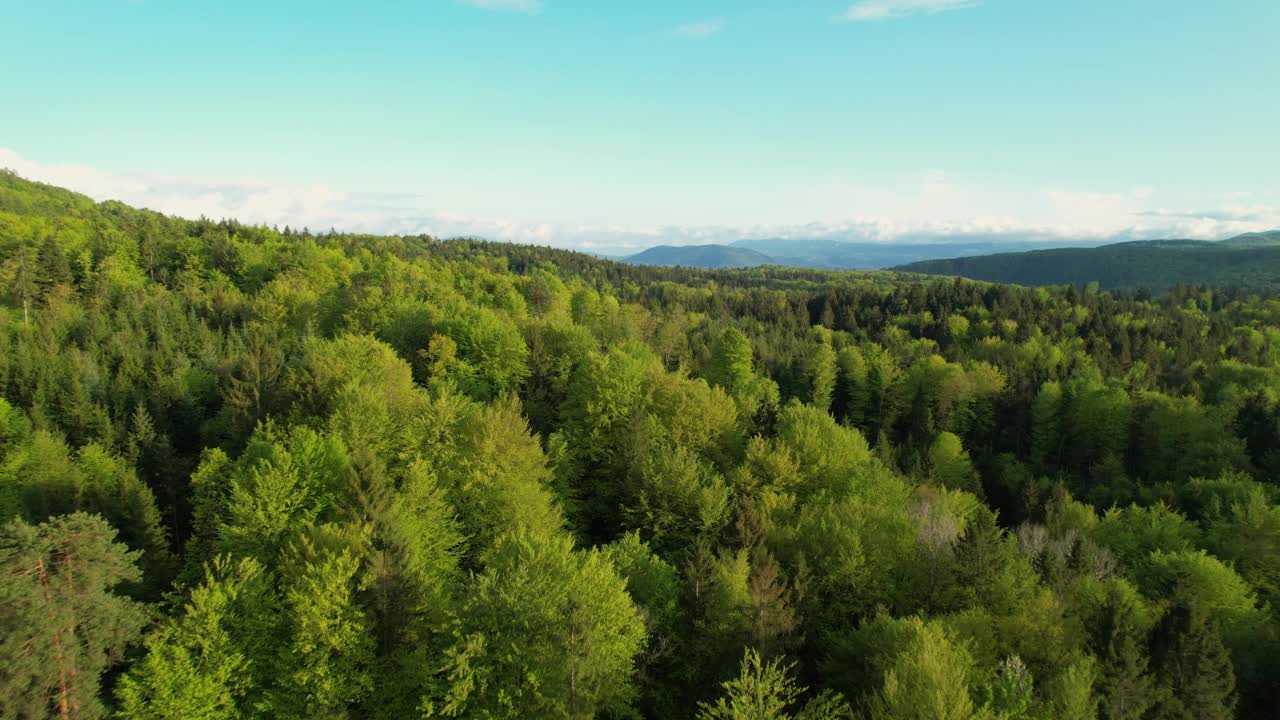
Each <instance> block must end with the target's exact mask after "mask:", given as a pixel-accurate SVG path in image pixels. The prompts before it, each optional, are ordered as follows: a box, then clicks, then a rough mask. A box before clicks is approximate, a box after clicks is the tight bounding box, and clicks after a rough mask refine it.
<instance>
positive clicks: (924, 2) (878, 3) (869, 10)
mask: <svg viewBox="0 0 1280 720" xmlns="http://www.w3.org/2000/svg"><path fill="white" fill-rule="evenodd" d="M977 6H978V0H862V2H858V3H855V4H854V5H853V6H852V7H850V8H849V9H848V10H846V11H845V12H844V13H843V14H842V15H841V16H840V17H841V18H842V19H845V20H854V21H864V20H888V19H890V18H897V17H903V16H906V15H914V14H916V13H928V14H935V13H941V12H947V11H949V10H964V9H966V8H971V7H977Z"/></svg>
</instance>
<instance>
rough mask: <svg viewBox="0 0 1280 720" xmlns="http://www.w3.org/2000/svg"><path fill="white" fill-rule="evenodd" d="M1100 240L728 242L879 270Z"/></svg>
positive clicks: (788, 259) (780, 257) (796, 261)
mask: <svg viewBox="0 0 1280 720" xmlns="http://www.w3.org/2000/svg"><path fill="white" fill-rule="evenodd" d="M1100 244H1101V243H1100V242H1083V241H1061V240H1059V241H1056V242H1055V241H1049V240H1031V241H1017V240H1008V239H1005V238H1000V239H989V240H988V239H966V240H950V241H947V240H938V241H934V242H918V241H917V242H844V241H840V240H788V239H780V238H779V239H753V240H738V241H737V242H734V243H732V244H731V245H730V247H735V248H746V249H749V250H755V251H756V252H759V253H763V254H765V255H768V256H769V257H770V258H773V261H774V262H775V263H777V264H778V265H790V266H793V267H809V268H828V269H847V270H878V269H881V268H889V267H894V266H897V265H904V264H906V263H912V262H917V261H920V260H941V259H944V258H956V257H967V256H970V255H989V254H991V253H1000V252H1021V251H1024V250H1043V249H1046V248H1052V247H1063V246H1073V247H1095V246H1097V245H1100Z"/></svg>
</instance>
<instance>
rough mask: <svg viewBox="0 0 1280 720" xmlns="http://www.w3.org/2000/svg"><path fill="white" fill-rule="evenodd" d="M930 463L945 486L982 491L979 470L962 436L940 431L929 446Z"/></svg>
mask: <svg viewBox="0 0 1280 720" xmlns="http://www.w3.org/2000/svg"><path fill="white" fill-rule="evenodd" d="M929 464H930V465H931V466H932V467H933V472H934V475H935V476H936V477H937V478H938V481H939V482H940V483H942V485H943V486H944V487H947V488H950V489H953V490H968V491H969V492H981V491H982V487H981V485H980V484H979V483H978V476H977V471H975V470H974V469H973V461H971V460H970V459H969V453H968V452H967V451H965V449H964V445H963V444H962V443H961V441H960V438H958V437H956V436H955V435H953V434H951V433H949V432H941V433H938V437H936V438H934V440H933V445H931V446H930V447H929Z"/></svg>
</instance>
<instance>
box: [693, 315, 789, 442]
mask: <svg viewBox="0 0 1280 720" xmlns="http://www.w3.org/2000/svg"><path fill="white" fill-rule="evenodd" d="M705 377H706V379H707V382H709V383H711V384H712V385H718V386H720V387H723V388H724V389H725V390H726V391H727V392H728V393H729V396H730V397H732V398H733V399H734V402H736V403H737V404H738V412H739V415H740V416H741V417H742V418H743V419H745V420H750V419H751V418H753V417H755V416H756V414H757V413H759V412H761V411H762V410H768V409H770V408H772V407H775V406H777V404H778V386H777V383H775V382H774V381H773V380H770V379H769V378H767V377H763V376H760V375H757V374H756V372H755V370H754V369H753V368H752V352H751V341H750V340H749V339H748V338H747V336H746V335H743V334H742V332H741V331H740V330H738V329H737V328H729V329H727V330H725V331H724V332H723V333H721V335H720V337H719V339H718V340H717V341H716V344H715V346H714V347H713V348H712V351H711V359H710V361H708V363H707V369H706V373H705Z"/></svg>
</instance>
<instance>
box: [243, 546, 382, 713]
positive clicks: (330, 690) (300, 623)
mask: <svg viewBox="0 0 1280 720" xmlns="http://www.w3.org/2000/svg"><path fill="white" fill-rule="evenodd" d="M362 544H363V540H362V539H361V538H359V537H353V536H351V534H350V533H349V532H346V531H343V530H341V529H339V528H336V527H331V526H322V527H320V528H317V529H316V531H315V532H314V533H311V534H307V535H303V536H302V537H301V538H299V539H298V540H296V541H294V542H293V543H292V544H290V546H289V547H288V548H287V550H286V557H285V558H284V559H283V562H282V566H283V567H284V568H286V570H287V573H286V574H285V575H284V576H283V577H282V583H281V584H282V588H283V595H282V598H281V605H282V607H283V615H284V618H283V620H284V627H285V632H286V633H287V636H286V637H287V639H286V640H285V641H284V642H283V643H281V644H280V645H279V646H278V650H279V652H280V657H279V659H278V660H277V666H276V673H277V682H278V686H277V690H276V692H274V693H272V694H271V695H270V696H269V697H268V699H267V707H268V708H269V709H270V710H269V711H270V714H271V715H273V716H275V717H284V718H344V717H347V716H348V712H349V709H350V708H351V707H353V706H355V705H356V704H358V703H359V702H361V701H362V700H363V699H365V697H367V696H368V694H369V693H370V692H371V690H372V679H371V677H370V675H369V669H370V665H371V664H372V662H373V651H374V647H373V637H372V635H371V634H370V632H369V627H368V621H367V619H366V617H365V614H364V612H363V610H362V609H361V608H360V606H359V605H358V604H357V593H358V592H359V591H360V590H362V589H363V577H362V576H363V573H362V572H361V568H360V557H361V555H362V554H363V550H362V548H361V547H360V546H361V545H362Z"/></svg>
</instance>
